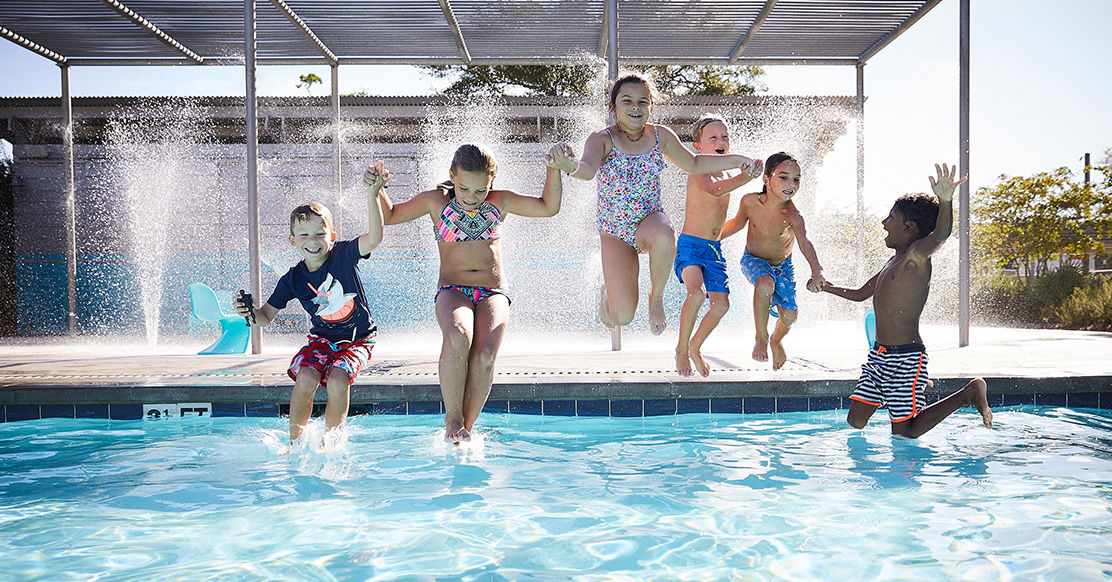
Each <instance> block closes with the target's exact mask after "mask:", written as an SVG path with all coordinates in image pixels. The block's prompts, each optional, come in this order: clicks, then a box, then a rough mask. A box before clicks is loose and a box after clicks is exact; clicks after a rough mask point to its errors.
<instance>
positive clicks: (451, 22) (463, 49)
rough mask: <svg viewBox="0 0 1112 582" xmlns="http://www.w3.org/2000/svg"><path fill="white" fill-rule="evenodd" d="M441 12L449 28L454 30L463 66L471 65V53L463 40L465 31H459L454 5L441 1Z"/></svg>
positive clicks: (445, 0) (446, 0)
mask: <svg viewBox="0 0 1112 582" xmlns="http://www.w3.org/2000/svg"><path fill="white" fill-rule="evenodd" d="M440 10H442V11H443V12H444V20H445V21H447V22H448V27H449V28H451V29H452V36H454V37H455V39H456V48H458V49H459V57H460V58H461V59H463V64H465V65H470V64H471V53H470V52H468V50H467V42H466V41H464V40H463V31H461V30H460V29H459V22H457V21H456V13H455V12H454V11H453V10H452V5H451V4H450V3H448V0H440Z"/></svg>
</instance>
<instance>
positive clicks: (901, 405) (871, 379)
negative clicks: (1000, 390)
mask: <svg viewBox="0 0 1112 582" xmlns="http://www.w3.org/2000/svg"><path fill="white" fill-rule="evenodd" d="M934 168H935V171H936V172H937V173H938V176H937V178H929V180H930V183H931V189H932V190H933V191H934V194H935V196H937V197H938V199H937V200H935V199H934V198H933V197H931V196H930V195H929V194H908V195H906V196H901V197H900V198H899V199H898V200H896V203H895V204H894V205H893V206H892V210H891V212H889V213H888V217H887V218H885V219H884V221H883V223H882V224H883V225H884V230H885V232H886V233H887V234H886V235H885V237H884V244H885V246H887V247H888V248H890V249H892V250H894V251H895V254H894V255H892V258H891V259H888V262H887V263H886V264H885V265H884V267H883V268H881V270H880V272H879V273H877V274H876V275H874V276H873V278H872V279H869V280H868V282H866V283H865V284H864V285H862V286H861V288H859V289H847V288H844V287H835V286H833V285H831V284H830V283H827V282H825V281H824V282H823V283H822V290H823V291H826V292H827V293H833V294H835V295H838V296H839V297H845V298H846V299H849V300H851V301H863V300H865V299H868V298H869V297H872V298H873V310H874V312H875V313H876V344H874V345H873V347H872V349H871V350H869V359H868V361H867V362H866V363H865V365H864V366H861V377H860V379H858V380H857V389H856V390H854V391H853V394H852V395H850V399H851V400H852V401H853V402H851V403H850V407H849V415H848V416H847V418H846V420H847V421H848V422H849V424H850V425H852V426H853V427H855V428H864V426H865V424H866V423H867V422H868V421H869V417H871V416H872V415H873V413H874V412H876V409H877V408H879V407H881V406H884V405H885V404H887V405H888V417H889V418H890V419H891V421H892V434H898V435H902V436H905V437H910V438H917V437H919V436H920V435H922V434H923V433H925V432H927V431H928V430H930V429H932V428H934V426H935V425H937V424H938V423H939V422H941V421H942V419H944V418H946V417H947V416H950V415H951V414H953V412H954V411H956V410H957V409H959V408H961V407H963V406H965V405H968V404H971V405H973V406H974V407H976V408H977V412H980V413H981V418H982V420H983V422H984V424H985V426H987V427H989V428H992V411H991V410H990V409H989V407H988V397H987V395H986V393H987V390H988V388H987V386H986V384H985V381H984V380H982V379H980V378H975V379H974V380H972V381H970V382H969V383H968V384H966V385H965V387H964V388H962V389H961V390H958V391H957V392H954V393H953V394H951V395H949V396H947V397H946V398H943V399H942V400H939V401H938V402H936V403H934V404H932V405H931V406H929V407H925V406H924V405H925V404H926V400H925V399H924V396H923V389H924V388H926V387H927V386H928V385H930V380H929V379H928V377H927V353H926V349H925V348H924V347H923V340H922V338H920V337H919V316H920V314H922V312H923V306H924V305H925V304H926V302H927V293H928V292H929V291H930V282H931V255H932V254H933V253H934V251H935V250H937V249H938V247H940V246H942V243H944V242H946V239H947V238H948V237H949V236H950V230H951V228H952V226H953V198H954V189H955V188H957V186H958V184H961V183H962V182H964V181H965V178H962V179H961V180H958V181H957V182H955V181H954V174H955V172H956V170H957V168H956V167H948V166H946V165H945V164H943V165H942V166H941V167H940V166H939V165H938V164H935V166H934Z"/></svg>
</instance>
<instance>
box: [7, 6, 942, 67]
mask: <svg viewBox="0 0 1112 582" xmlns="http://www.w3.org/2000/svg"><path fill="white" fill-rule="evenodd" d="M939 1H940V0H836V1H819V0H706V1H699V2H695V1H690V0H618V1H617V2H616V4H617V13H618V18H617V23H618V39H619V41H618V45H619V61H620V62H621V63H624V64H626V63H628V64H634V63H660V64H665V63H676V64H678V63H686V64H700V63H701V64H720V65H726V64H787V63H798V64H856V63H859V62H863V61H866V60H868V58H869V57H871V56H872V55H873V54H875V53H876V52H877V51H878V50H879V49H880V48H883V46H885V45H886V44H887V43H889V42H891V41H892V40H893V39H895V38H896V37H897V36H899V34H901V33H902V32H903V31H904V30H906V29H907V28H908V27H910V26H911V25H912V24H913V23H914V22H915V21H917V20H918V19H919V18H921V17H922V16H923V15H924V14H926V13H927V12H928V11H929V10H930V9H931V8H933V7H934V6H935V5H936V4H938V2H939ZM256 4H257V6H256V14H257V15H256V30H257V35H258V49H257V50H258V53H257V55H258V56H257V61H258V63H259V64H314V63H318V64H332V63H337V64H468V63H470V64H515V63H516V64H543V63H556V62H566V61H567V60H569V59H575V58H578V57H582V56H583V55H595V56H605V55H606V47H607V43H608V42H609V39H608V38H607V36H608V35H607V18H608V16H607V8H606V6H607V2H606V0H396V1H392V2H381V1H372V0H256ZM244 7H245V0H66V1H65V2H59V1H58V0H4V2H0V36H4V37H5V38H7V39H9V40H11V41H13V42H17V43H19V44H21V45H23V46H25V47H27V48H29V49H31V50H34V51H35V52H38V53H39V54H42V55H44V56H47V57H48V58H52V59H54V60H55V61H57V62H59V63H66V64H71V65H135V64H158V65H173V64H202V65H238V64H242V63H243V53H244V48H243V47H244V44H245V43H244V22H245V9H244Z"/></svg>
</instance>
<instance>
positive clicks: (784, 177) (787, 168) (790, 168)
mask: <svg viewBox="0 0 1112 582" xmlns="http://www.w3.org/2000/svg"><path fill="white" fill-rule="evenodd" d="M800 177H801V170H800V169H799V164H797V163H796V162H795V160H784V161H783V162H780V163H779V164H778V165H777V166H776V167H775V168H773V169H772V171H771V172H769V173H767V174H765V176H764V183H765V191H766V192H768V193H769V194H770V195H772V196H776V197H778V198H783V199H784V201H785V202H787V201H788V200H791V199H792V197H793V196H795V195H796V193H797V192H799V181H800Z"/></svg>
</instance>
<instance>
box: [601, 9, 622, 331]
mask: <svg viewBox="0 0 1112 582" xmlns="http://www.w3.org/2000/svg"><path fill="white" fill-rule="evenodd" d="M606 36H607V38H608V39H609V42H608V43H607V46H606V80H607V81H609V82H611V83H613V82H614V81H616V80H618V0H606ZM609 123H614V112H613V111H611V112H610V118H609ZM601 292H602V291H601V290H600V291H599V293H601ZM621 349H622V326H620V325H615V326H614V327H611V328H610V351H612V352H617V351H620V350H621Z"/></svg>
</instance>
